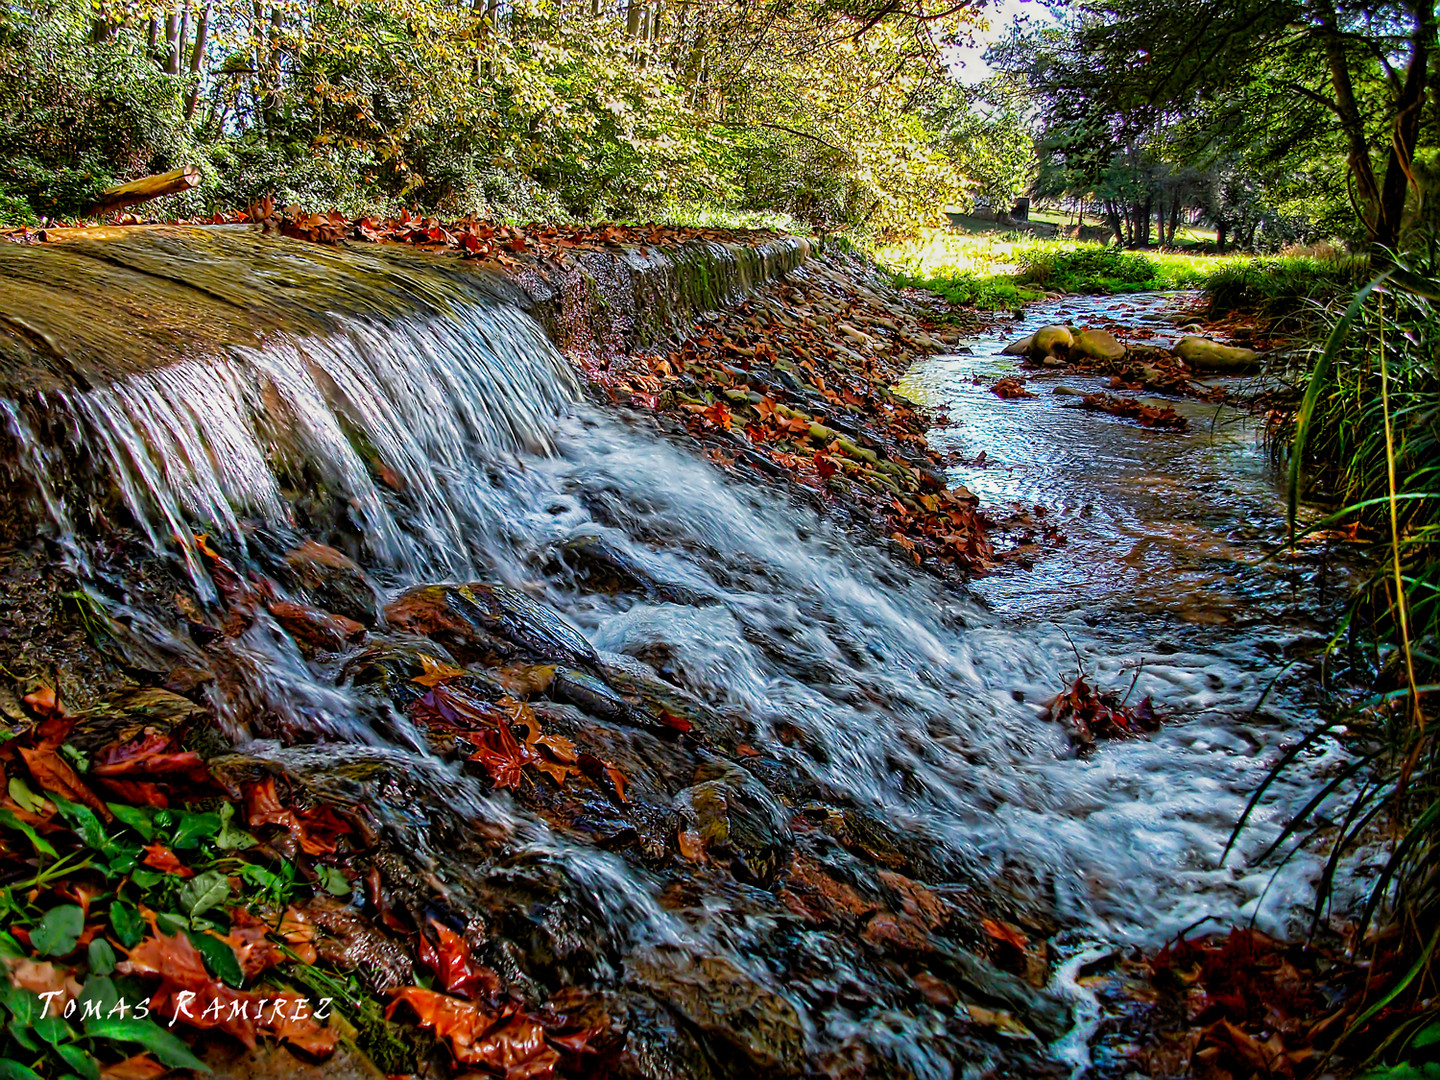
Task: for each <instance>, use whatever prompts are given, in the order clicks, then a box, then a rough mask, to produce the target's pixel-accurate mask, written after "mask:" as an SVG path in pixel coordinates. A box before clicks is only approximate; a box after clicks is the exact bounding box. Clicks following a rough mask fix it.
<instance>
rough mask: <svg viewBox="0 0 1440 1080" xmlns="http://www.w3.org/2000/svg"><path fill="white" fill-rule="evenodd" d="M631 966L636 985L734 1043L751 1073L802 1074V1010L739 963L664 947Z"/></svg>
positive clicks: (632, 960) (631, 960) (629, 970)
mask: <svg viewBox="0 0 1440 1080" xmlns="http://www.w3.org/2000/svg"><path fill="white" fill-rule="evenodd" d="M625 966H626V970H627V974H628V975H629V977H630V980H631V981H632V982H633V983H636V984H638V985H639V986H640V987H642V988H643V989H645V990H646V991H648V992H649V993H650V994H651V995H652V996H654V997H655V998H657V999H658V1000H660V1001H663V1002H664V1003H665V1004H667V1005H669V1006H670V1007H671V1008H672V1009H674V1010H675V1011H676V1012H677V1013H679V1014H680V1015H681V1016H683V1017H684V1018H685V1019H686V1020H688V1021H690V1023H692V1024H694V1025H695V1026H696V1027H698V1028H699V1029H700V1030H701V1031H703V1032H705V1033H706V1034H707V1035H710V1036H713V1037H718V1038H719V1039H722V1040H723V1041H725V1042H726V1043H728V1044H729V1045H730V1047H731V1048H733V1049H734V1050H735V1051H736V1052H738V1053H739V1054H740V1055H741V1056H742V1057H743V1058H744V1060H745V1061H746V1062H747V1063H748V1064H749V1066H750V1067H751V1069H760V1070H764V1071H766V1072H775V1073H780V1074H782V1075H791V1074H794V1073H797V1072H799V1067H800V1064H801V1060H802V1053H803V1051H804V1048H805V1026H804V1023H803V1021H802V1020H801V1016H800V1012H799V1010H798V1009H797V1008H796V1007H795V1005H794V1004H793V1003H792V1002H791V1001H790V999H789V998H787V997H785V996H783V995H782V994H779V993H777V992H776V991H774V990H771V989H770V988H769V987H767V986H766V985H765V984H764V983H762V982H760V981H759V980H758V979H757V978H756V977H755V976H754V975H752V974H750V972H748V971H746V970H745V969H744V968H742V967H740V966H739V965H738V964H737V963H735V962H734V961H733V960H729V959H727V958H725V957H722V956H695V955H693V954H692V953H689V952H686V951H684V950H682V949H681V948H679V947H678V946H674V945H658V946H654V947H652V948H650V949H647V950H644V951H643V952H640V953H637V954H635V955H633V956H631V957H630V958H629V959H628V960H627V961H626V965H625ZM734 1075H740V1074H739V1073H735V1074H734ZM752 1075H753V1074H752Z"/></svg>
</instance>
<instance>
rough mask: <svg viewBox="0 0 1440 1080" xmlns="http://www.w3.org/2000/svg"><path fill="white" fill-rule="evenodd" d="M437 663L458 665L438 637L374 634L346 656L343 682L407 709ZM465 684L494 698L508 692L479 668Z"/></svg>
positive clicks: (422, 691)
mask: <svg viewBox="0 0 1440 1080" xmlns="http://www.w3.org/2000/svg"><path fill="white" fill-rule="evenodd" d="M437 664H442V665H445V666H447V667H454V666H456V664H455V658H454V657H453V656H452V655H451V654H450V652H449V650H447V649H446V648H444V646H442V645H440V644H438V643H437V642H435V641H432V640H426V639H424V638H411V637H397V636H383V637H374V636H372V637H371V638H370V639H369V641H368V642H367V644H366V648H365V649H363V650H362V651H361V652H359V653H357V654H356V655H354V656H352V657H351V658H350V659H348V660H346V662H345V663H344V665H343V666H342V667H341V669H340V683H341V684H342V685H348V686H353V687H355V688H356V689H358V690H360V691H362V692H364V693H366V694H368V695H371V696H378V697H383V698H386V699H388V700H389V701H390V702H391V703H392V704H393V705H394V706H395V707H396V708H397V709H399V710H400V711H402V712H403V711H405V710H406V709H407V708H409V706H410V705H411V704H412V703H413V702H415V701H416V700H417V699H419V698H421V697H423V696H424V695H425V693H426V690H427V689H428V688H427V687H426V686H424V685H422V684H421V683H417V682H415V680H416V679H417V678H422V677H424V676H425V674H426V672H427V671H430V670H433V668H434V666H435V665H437ZM461 685H463V686H464V688H465V690H466V691H467V692H469V693H475V694H479V695H480V696H481V697H483V698H485V699H487V700H490V701H493V700H495V699H496V698H499V697H500V696H501V695H502V694H503V693H504V688H503V687H501V686H500V685H499V684H498V683H496V682H494V681H493V680H491V679H489V678H488V677H486V676H485V675H483V674H479V673H475V672H470V673H467V674H466V675H465V676H463V677H461Z"/></svg>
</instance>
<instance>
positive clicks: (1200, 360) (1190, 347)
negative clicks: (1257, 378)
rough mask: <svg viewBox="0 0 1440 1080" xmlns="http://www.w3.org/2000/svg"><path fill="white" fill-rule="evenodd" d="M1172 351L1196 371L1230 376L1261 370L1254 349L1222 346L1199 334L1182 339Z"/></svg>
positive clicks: (1257, 354)
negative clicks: (1236, 373)
mask: <svg viewBox="0 0 1440 1080" xmlns="http://www.w3.org/2000/svg"><path fill="white" fill-rule="evenodd" d="M1171 351H1172V352H1173V353H1174V354H1175V355H1176V356H1178V357H1180V359H1181V360H1184V361H1185V363H1187V364H1189V365H1190V366H1191V367H1192V368H1194V369H1195V370H1196V371H1213V372H1219V373H1222V374H1228V373H1232V372H1248V371H1258V370H1259V369H1260V354H1259V353H1257V352H1256V351H1255V350H1254V349H1239V348H1236V347H1234V346H1233V345H1221V344H1220V343H1219V342H1218V341H1211V340H1210V339H1209V338H1203V337H1200V336H1199V335H1197V334H1188V335H1186V336H1185V337H1182V338H1181V339H1180V340H1179V341H1177V342H1176V343H1175V348H1174V349H1172V350H1171Z"/></svg>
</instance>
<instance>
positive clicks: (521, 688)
mask: <svg viewBox="0 0 1440 1080" xmlns="http://www.w3.org/2000/svg"><path fill="white" fill-rule="evenodd" d="M490 674H491V675H492V676H493V677H494V678H495V681H496V682H498V683H499V684H500V685H501V686H503V687H505V689H506V690H508V691H510V695H511V696H512V697H515V698H523V697H529V696H530V695H531V694H543V693H544V692H545V691H546V690H548V689H550V684H551V683H552V682H554V681H555V665H554V664H507V665H505V666H504V667H501V668H498V669H496V670H493V671H491V672H490Z"/></svg>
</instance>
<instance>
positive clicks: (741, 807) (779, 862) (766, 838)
mask: <svg viewBox="0 0 1440 1080" xmlns="http://www.w3.org/2000/svg"><path fill="white" fill-rule="evenodd" d="M716 773H718V775H714V774H716ZM701 774H702V776H705V775H710V778H709V779H702V780H701V782H700V783H698V784H695V785H694V786H693V787H689V788H686V789H685V790H684V791H682V792H680V793H679V794H678V795H676V796H675V805H676V806H677V807H679V808H680V811H681V813H682V814H685V815H686V816H687V817H693V820H694V821H695V823H696V824H697V826H698V830H699V833H700V836H701V839H702V840H703V841H704V844H705V849H706V851H707V852H708V853H709V854H710V855H711V856H712V857H713V858H717V859H719V860H720V861H721V862H728V863H729V865H730V868H731V870H732V871H733V872H734V874H735V876H736V877H737V878H739V879H740V880H741V881H745V882H749V883H750V884H754V885H759V886H761V887H762V888H769V887H770V886H772V885H774V884H775V881H776V879H777V878H778V877H779V875H780V871H781V870H782V869H784V867H785V866H786V864H788V863H789V861H790V852H791V850H792V848H793V847H794V844H795V836H794V834H793V833H792V832H791V829H790V822H789V814H788V813H787V811H786V809H785V807H784V806H783V805H782V804H781V802H780V801H779V800H778V799H777V798H775V796H774V795H772V794H771V793H770V792H769V791H768V790H767V789H766V788H765V786H764V785H763V784H761V783H760V782H759V781H758V780H756V779H755V777H753V776H752V775H751V774H750V773H749V772H747V771H746V770H745V769H742V768H741V767H740V766H738V765H731V764H729V763H716V764H707V765H705V766H702V767H701Z"/></svg>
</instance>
